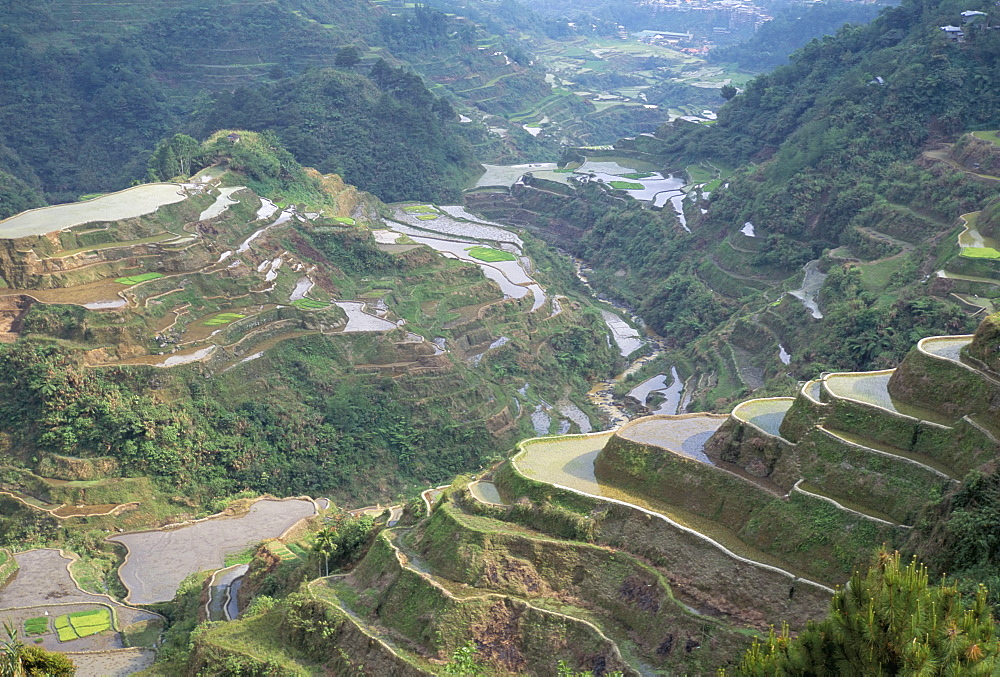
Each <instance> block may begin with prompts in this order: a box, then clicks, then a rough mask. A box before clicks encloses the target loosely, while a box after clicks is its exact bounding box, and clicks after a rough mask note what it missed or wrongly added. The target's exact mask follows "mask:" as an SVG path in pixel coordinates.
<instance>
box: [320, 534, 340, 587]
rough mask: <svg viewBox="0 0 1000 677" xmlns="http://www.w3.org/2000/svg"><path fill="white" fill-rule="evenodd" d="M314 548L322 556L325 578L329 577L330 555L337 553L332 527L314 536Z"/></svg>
mask: <svg viewBox="0 0 1000 677" xmlns="http://www.w3.org/2000/svg"><path fill="white" fill-rule="evenodd" d="M314 548H315V550H316V552H318V553H319V554H320V555H322V556H323V562H324V564H325V568H326V573H325V574H324V575H325V576H329V575H330V555H332V554H333V553H335V552H336V551H337V548H338V545H337V532H336V530H335V529H334V528H333V527H327V528H326V529H323V530H322V531H320V532H319V533H317V534H316V540H315V542H314Z"/></svg>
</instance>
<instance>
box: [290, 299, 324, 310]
mask: <svg viewBox="0 0 1000 677" xmlns="http://www.w3.org/2000/svg"><path fill="white" fill-rule="evenodd" d="M292 305H293V306H295V307H296V308H301V309H302V310H320V309H322V308H329V307H330V304H329V303H327V302H325V301H316V300H314V299H296V300H294V301H292Z"/></svg>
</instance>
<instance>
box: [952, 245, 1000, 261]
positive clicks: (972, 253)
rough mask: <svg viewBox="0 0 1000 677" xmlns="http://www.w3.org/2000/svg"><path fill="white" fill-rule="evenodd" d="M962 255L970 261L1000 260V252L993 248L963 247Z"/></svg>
mask: <svg viewBox="0 0 1000 677" xmlns="http://www.w3.org/2000/svg"><path fill="white" fill-rule="evenodd" d="M961 255H962V256H965V257H967V258H970V259H1000V251H997V250H996V249H994V248H993V247H962V254H961Z"/></svg>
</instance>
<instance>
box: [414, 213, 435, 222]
mask: <svg viewBox="0 0 1000 677" xmlns="http://www.w3.org/2000/svg"><path fill="white" fill-rule="evenodd" d="M437 217H438V215H437V214H417V218H418V219H420V220H421V221H433V220H434V219H436V218H437Z"/></svg>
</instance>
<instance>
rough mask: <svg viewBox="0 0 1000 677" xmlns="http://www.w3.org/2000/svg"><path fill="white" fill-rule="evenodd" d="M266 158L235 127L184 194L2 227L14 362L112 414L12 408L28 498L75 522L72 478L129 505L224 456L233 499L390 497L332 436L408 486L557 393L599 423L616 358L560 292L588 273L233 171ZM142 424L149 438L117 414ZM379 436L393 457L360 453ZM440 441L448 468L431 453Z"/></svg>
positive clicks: (424, 220) (212, 145)
mask: <svg viewBox="0 0 1000 677" xmlns="http://www.w3.org/2000/svg"><path fill="white" fill-rule="evenodd" d="M263 143H264V142H263V141H261V140H260V138H259V137H258V136H257V135H256V134H252V133H248V132H239V133H238V132H231V133H230V132H220V133H218V134H216V135H215V136H213V137H212V138H211V139H210V140H209V141H208V142H206V148H209V149H214V150H211V152H212V153H216V152H218V153H220V154H219V155H217V156H213V157H217V160H216V161H215V162H214V163H212V164H211V165H210V166H208V167H207V168H206V169H204V170H202V171H201V172H199V173H197V174H196V175H194V176H192V177H190V178H188V179H185V180H184V181H182V182H179V183H157V184H146V185H142V186H139V187H136V188H131V189H129V190H128V191H123V192H122V193H115V194H111V195H105V196H101V197H97V198H94V199H92V200H90V201H86V202H80V203H74V204H70V205H62V206H57V207H48V208H43V209H39V210H33V211H29V212H24V213H21V214H18V215H15V216H13V217H11V218H9V219H6V220H4V221H2V222H0V278H2V280H3V287H2V288H0V304H2V305H0V308H2V309H3V310H2V311H0V313H2V314H0V330H2V332H3V333H2V334H0V337H2V338H3V340H4V341H6V342H8V343H13V344H14V345H13V347H12V348H11V352H10V353H7V354H6V355H7V358H6V359H8V361H10V360H15V361H16V360H21V359H25V360H28V361H29V362H30V361H33V360H42V361H45V360H57V361H59V362H60V363H61V364H62V365H64V366H63V367H61V368H62V369H65V370H68V371H69V372H72V374H73V376H72V378H73V379H77V382H78V383H81V384H84V385H83V386H82V387H81V388H80V389H78V390H73V389H70V391H69V392H77V393H78V394H77V395H75V397H78V398H80V400H83V399H87V398H96V399H94V400H93V401H108V402H110V403H109V404H107V408H104V405H102V407H98V408H97V409H96V410H94V409H88V412H89V413H87V414H84V415H83V418H82V419H80V420H86V421H88V423H87V424H86V425H83V424H81V423H80V420H75V419H66V418H64V417H61V416H59V415H56V414H54V413H52V412H55V411H59V410H60V408H61V407H62V406H63V405H62V404H60V403H57V402H56V401H55V399H58V397H61V395H58V394H57V393H54V392H53V393H48V394H43V395H41V396H40V399H38V400H33V401H35V402H36V404H37V405H38V406H37V407H36V408H33V409H32V411H30V412H29V411H27V410H25V409H19V410H18V412H14V410H13V409H10V411H9V412H8V413H9V414H10V416H9V417H7V418H6V419H5V425H6V427H5V432H9V434H10V435H11V438H10V440H9V449H10V450H11V451H12V454H13V455H14V456H15V457H17V458H19V459H20V458H21V457H22V456H23V460H24V462H23V463H15V465H18V466H20V467H19V469H18V470H17V472H16V473H15V474H14V475H12V476H11V478H10V479H9V480H8V481H7V482H6V484H7V486H6V488H8V489H10V490H11V491H12V492H13V493H15V494H16V495H17V496H18V497H21V498H23V499H24V500H28V501H31V500H34V501H40V502H41V503H40V507H44V509H46V510H50V511H52V510H56V511H57V510H59V509H60V505H61V504H62V503H66V502H68V500H67V499H66V497H65V496H64V495H63V494H65V490H64V489H63V488H59V489H58V490H56V489H53V488H51V487H50V485H52V484H53V483H57V482H59V481H77V480H82V481H87V482H97V483H100V482H109V483H111V484H113V485H115V487H117V490H115V489H113V488H112V487H105V488H103V489H101V490H98V489H97V488H96V487H91V489H90V494H92V498H93V499H95V500H89V499H88V498H86V497H82V494H81V495H80V496H77V498H81V497H82V502H83V503H84V504H88V505H89V504H101V505H105V504H106V508H105V510H114V509H118V508H117V506H119V505H124V504H127V503H129V502H132V501H135V500H136V498H135V492H134V491H132V490H130V489H129V488H128V487H127V486H126V485H127V484H128V483H129V482H136V481H138V480H137V479H126V476H127V475H129V474H134V473H140V474H153V475H154V476H172V477H187V478H188V479H191V478H192V473H195V474H196V473H199V472H202V471H205V470H207V469H208V468H211V467H213V466H216V465H217V464H219V463H221V466H218V468H217V470H209V471H208V472H209V473H210V474H213V475H214V474H215V473H216V472H218V473H219V474H218V475H216V476H215V479H213V480H211V482H221V483H223V484H224V485H225V486H227V487H229V488H230V489H232V490H235V489H236V487H238V486H239V487H245V486H247V483H249V485H253V486H256V487H257V488H258V489H259V490H260V491H270V492H272V493H278V494H287V493H288V492H293V493H295V494H298V493H301V491H302V488H303V486H302V484H301V481H307V482H308V484H309V486H310V490H311V491H313V492H314V493H316V494H321V493H327V492H332V493H334V494H336V493H337V492H338V491H344V492H345V495H346V494H347V493H350V494H352V495H353V496H356V497H361V496H362V495H364V494H367V495H368V497H370V498H372V499H374V498H376V497H386V496H387V495H389V494H390V487H391V486H394V485H395V486H397V487H398V486H399V484H397V482H398V481H399V480H398V479H396V480H393V479H389V480H388V481H387V480H386V479H385V478H384V477H382V476H377V475H372V474H371V473H368V472H365V471H364V470H363V468H364V465H365V464H364V463H362V462H360V461H359V459H357V458H355V457H354V456H353V454H352V453H348V454H344V455H343V456H340V457H335V458H337V459H339V460H332V461H331V459H330V457H329V456H328V453H327V450H328V447H329V444H330V442H329V441H325V440H327V436H328V435H330V434H333V435H335V436H337V435H342V434H343V431H345V430H348V431H354V432H350V433H348V434H349V435H355V434H356V435H357V436H358V437H357V438H356V441H352V442H350V443H347V444H348V445H351V444H358V445H360V446H363V447H365V448H367V449H369V453H373V454H375V456H380V455H382V454H384V456H382V459H383V461H384V462H386V463H388V464H389V466H388V467H390V468H397V467H399V466H400V464H402V465H405V466H407V467H408V468H409V470H405V471H403V474H404V475H408V476H410V478H411V479H410V480H407V481H415V480H425V479H426V478H427V477H434V476H435V475H436V477H439V478H442V479H443V478H444V477H445V476H450V475H451V474H452V473H454V472H455V471H457V470H459V469H461V468H462V467H469V466H470V465H471V464H472V463H478V462H479V459H481V458H483V457H485V456H488V455H489V454H490V453H491V450H496V449H499V448H501V447H502V445H503V444H505V442H504V441H505V440H509V439H510V438H511V436H512V435H514V434H515V433H516V432H517V431H518V430H519V429H521V428H525V429H528V430H530V429H532V424H531V422H530V417H529V416H528V415H527V413H530V411H531V408H534V407H535V406H536V405H540V404H541V403H543V402H544V401H545V400H549V401H553V402H556V401H562V400H563V399H564V398H570V399H575V400H576V401H577V402H578V403H579V405H581V406H583V407H585V408H587V409H588V411H590V414H591V415H595V414H594V413H593V410H591V409H589V405H588V404H587V402H586V400H585V399H584V397H583V395H584V393H585V392H586V381H585V379H586V378H589V377H592V376H594V375H602V376H603V375H606V374H607V371H608V370H609V369H610V368H612V367H613V365H614V364H615V361H616V359H615V357H614V355H613V353H612V352H611V349H610V348H609V347H608V346H607V345H606V343H607V340H606V333H607V329H606V327H605V325H604V322H603V320H602V318H601V316H600V314H599V313H598V312H597V311H596V310H595V309H593V308H592V307H591V304H590V301H589V300H588V299H587V296H586V294H585V293H581V292H580V290H579V289H575V288H574V289H573V290H570V289H569V288H567V289H566V290H565V291H571V293H572V294H573V298H572V299H570V298H569V297H567V296H565V295H563V296H559V294H558V292H559V291H563V289H562V286H564V285H568V286H569V287H573V282H572V278H571V273H569V271H568V270H566V268H568V266H566V264H563V263H561V262H558V261H557V260H556V259H555V258H554V257H553V256H552V255H551V254H550V253H549V252H548V251H547V250H545V249H544V248H542V247H540V246H538V245H537V243H535V242H534V241H533V240H529V241H527V242H526V241H525V240H524V239H522V238H521V237H519V236H518V235H516V234H515V233H512V232H511V231H508V230H505V229H503V228H500V227H498V226H497V225H496V224H490V223H486V222H482V221H481V220H477V219H476V217H473V216H472V215H470V214H467V213H465V212H464V211H463V210H461V209H458V208H447V207H445V208H438V207H436V206H434V205H426V204H425V205H420V204H402V205H397V206H395V207H387V206H386V205H383V204H382V203H380V202H379V201H378V200H376V199H375V198H373V197H372V196H370V195H367V194H364V193H361V192H359V191H357V190H355V189H354V188H353V187H350V186H347V185H345V184H344V183H343V182H342V181H341V180H340V179H339V177H337V176H335V175H328V176H320V175H319V174H317V173H315V172H311V171H309V172H307V171H299V173H298V174H295V173H294V172H292V175H291V178H289V177H288V176H285V177H284V178H280V179H279V178H277V177H265V178H266V181H261V180H260V174H256V175H253V176H251V175H250V174H248V173H247V172H245V171H241V170H242V169H243V167H242V166H237V165H238V163H237V161H236V160H232V159H231V158H230V157H229V156H228V155H226V152H227V151H226V150H225V148H230V149H233V148H235V149H237V150H238V149H241V148H248V149H249V148H258V146H259V145H261V144H263ZM223 147H225V148H223ZM281 171H285V170H281ZM267 181H270V183H267ZM265 194H266V195H270V196H271V197H270V198H269V197H265ZM449 209H451V211H448V210H449ZM558 298H561V299H562V301H559V300H557V299H558ZM570 355H571V356H572V359H571V360H570V359H569V358H568V357H567V356H570ZM11 356H17V357H16V358H15V357H11ZM9 366H10V369H11V371H10V378H9V379H8V381H7V382H6V384H5V387H6V388H8V389H9V391H10V397H9V398H8V402H10V403H13V402H15V401H16V400H17V399H18V396H17V395H15V394H14V393H15V392H17V391H19V389H21V388H24V387H29V386H27V384H26V383H25V382H23V378H22V377H23V374H24V373H25V371H24V368H23V365H22V366H18V367H14V366H13V362H10V363H9ZM193 381H198V382H199V385H197V386H192V382H193ZM331 384H333V385H331ZM528 386H531V388H530V391H529V388H528ZM192 388H193V389H192ZM206 389H207V390H209V391H214V392H215V395H216V396H217V397H218V398H221V399H220V400H219V401H227V402H240V403H242V404H240V405H235V406H232V407H230V408H228V411H230V412H231V411H234V410H235V411H239V410H240V409H239V407H241V406H242V407H244V409H243V412H244V413H243V414H237V419H238V420H240V421H242V422H239V423H234V421H233V419H231V418H230V417H231V415H232V414H230V413H227V411H226V408H220V407H219V406H209V407H207V408H205V407H203V406H195V405H194V402H195V401H201V398H202V397H203V396H204V395H203V393H205V391H206ZM116 390H117V391H118V393H119V394H118V395H114V396H112V395H111V394H110V393H111V392H112V391H116ZM126 393H127V394H126ZM106 398H107V399H106ZM132 398H138V400H134V401H138V402H142V403H143V404H142V406H141V407H139V409H138V410H136V408H135V407H133V406H132V405H129V404H126V403H127V402H131V401H133V399H132ZM261 398H265V399H266V400H267V402H266V403H263V404H262V403H261V402H262V400H261ZM327 398H330V399H327ZM355 398H361V399H360V400H356V399H355ZM362 400H364V401H368V402H370V401H379V402H382V405H381V406H380V407H378V408H377V409H378V411H379V412H380V413H379V414H378V415H377V416H375V418H374V419H372V418H368V419H365V420H360V419H357V416H356V414H355V413H352V412H356V411H357V410H358V407H360V406H361V405H360V401H362ZM88 401H89V400H88ZM320 402H326V404H320ZM522 405H523V406H522ZM11 406H13V405H11ZM81 406H83V405H81ZM366 406H368V405H366ZM573 406H576V405H573ZM261 407H263V409H261ZM278 408H280V409H282V410H283V413H281V414H278V413H277V409H278ZM286 408H287V409H286ZM310 410H311V411H313V412H314V413H313V414H310V415H305V414H304V413H303V412H305V411H310ZM126 411H131V412H134V413H129V414H126ZM251 411H252V412H255V413H253V414H251V413H250V412H251ZM264 411H269V412H271V413H269V414H265V413H263V412H264ZM293 411H295V412H296V413H294V414H293V413H292V412H293ZM139 412H141V413H139ZM134 415H136V416H139V417H140V418H143V420H144V421H145V423H136V424H135V425H136V426H137V427H135V428H131V427H129V426H127V425H126V426H123V425H122V424H121V422H118V421H115V420H113V419H115V418H116V417H119V416H134ZM244 415H246V416H247V417H248V418H247V419H243V418H242V417H243V416H244ZM272 416H273V417H274V418H271V417H272ZM286 417H289V418H290V419H291V420H295V421H297V424H296V425H297V426H298V427H299V432H298V433H296V435H300V436H301V437H300V439H302V440H308V441H307V442H305V447H304V448H305V449H308V451H307V452H306V456H307V457H308V458H310V459H311V460H309V461H306V460H305V459H304V458H303V459H302V460H301V464H300V465H296V466H295V467H294V469H293V468H292V467H290V466H288V465H286V461H284V460H279V459H280V458H281V457H282V456H283V454H284V450H285V449H287V445H288V444H290V442H289V441H288V433H287V431H285V428H284V426H283V425H280V426H279V425H278V423H277V421H279V420H285V419H286ZM583 418H584V420H586V416H584V417H583ZM335 419H336V420H335ZM16 421H21V424H18V423H16ZM408 421H412V422H415V428H414V427H411V424H410V423H408ZM417 421H419V422H417ZM580 425H589V424H587V423H581V424H580ZM248 426H249V428H248ZM325 426H333V427H331V428H329V429H327V428H326V427H325ZM141 429H147V430H149V431H150V432H148V433H141V432H139V430H141ZM248 429H254V430H256V431H257V432H254V433H247V430H248ZM372 429H377V430H380V431H381V432H380V433H379V435H381V437H379V438H378V441H377V442H376V443H374V444H372V443H371V442H368V441H362V440H363V438H364V437H365V435H367V434H370V432H369V431H370V430H372ZM389 429H392V430H393V431H394V432H392V433H389V432H387V431H388V430H389ZM54 430H55V431H61V432H53V431H54ZM323 430H327V432H323ZM129 431H133V432H129ZM171 431H173V432H171ZM182 431H183V433H182ZM198 431H200V432H198ZM334 431H337V432H334ZM422 431H423V432H422ZM428 433H429V434H430V437H426V435H427V434H428ZM109 435H110V437H108V436H109ZM190 435H197V436H201V437H200V439H201V440H202V442H200V443H198V444H197V445H195V446H191V445H189V444H188V442H187V441H185V440H186V439H187V438H188V436H190ZM257 435H261V436H263V437H262V438H263V439H265V440H268V441H267V442H265V443H264V447H263V449H264V450H266V451H262V447H261V444H260V442H259V441H251V439H252V438H256V436H257ZM206 436H207V437H206ZM207 438H214V439H215V441H214V442H213V441H210V440H209V439H207ZM473 438H476V439H477V444H476V445H475V446H473V445H472V444H471V443H470V441H471V439H473ZM109 439H110V440H112V441H111V442H110V446H109V444H108V440H109ZM339 439H340V440H341V441H340V442H338V444H345V442H344V439H343V438H342V437H340V438H339ZM434 439H436V440H437V442H436V443H435V442H431V440H434ZM483 440H485V443H483ZM6 442H7V438H5V443H6ZM204 444H207V445H208V446H207V447H205V446H203V445H204ZM297 444H301V442H300V443H297ZM426 444H430V445H431V446H432V447H436V448H438V449H439V452H438V455H436V456H427V455H425V454H423V453H418V449H419V450H421V451H422V450H424V449H425V448H426V447H425V446H424V445H426ZM233 445H235V448H236V449H237V450H238V451H235V452H234V451H233ZM195 447H200V449H197V450H196V448H195ZM301 448H303V447H300V449H301ZM390 448H391V449H390ZM206 449H214V451H206ZM28 450H30V453H28ZM224 450H225V451H224ZM262 454H263V456H262ZM195 456H198V457H200V458H201V459H202V460H203V462H204V463H206V465H203V463H202V462H194V458H195ZM375 456H373V457H371V458H370V460H371V462H372V463H376V464H377V463H379V461H375V460H374V459H375ZM28 459H34V460H30V461H29V460H28ZM53 459H56V460H53ZM95 459H103V460H100V461H95ZM322 459H325V460H322ZM261 463H263V465H260V464H261ZM314 463H316V464H319V465H320V467H321V468H322V467H326V468H327V470H325V471H324V470H320V471H319V472H318V473H317V471H316V469H315V466H314V465H313V464H314ZM223 466H224V468H225V469H223ZM265 466H269V468H270V469H265ZM278 466H282V467H280V468H279V467H278ZM198 468H201V470H198ZM433 468H437V470H433ZM46 473H49V474H46ZM331 473H332V474H331ZM428 473H429V474H428ZM393 474H394V473H393V472H390V473H389V477H390V478H391V477H392V475H393ZM324 476H325V479H321V478H323V477H324ZM334 476H338V477H339V479H334ZM348 476H354V477H355V479H354V480H349V479H348ZM307 477H308V478H310V479H306V478H307ZM206 480H207V478H206V477H204V476H203V477H202V478H201V481H206ZM421 483H423V482H421ZM198 484H199V481H198V480H195V481H194V483H193V484H191V485H190V486H191V488H192V489H193V490H195V491H198V489H197V488H196V487H197V486H198ZM265 485H267V486H265ZM224 491H225V490H224ZM57 493H58V494H59V495H58V496H57V495H56V494H57ZM199 500H200V499H199ZM95 510H96V508H95Z"/></svg>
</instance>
